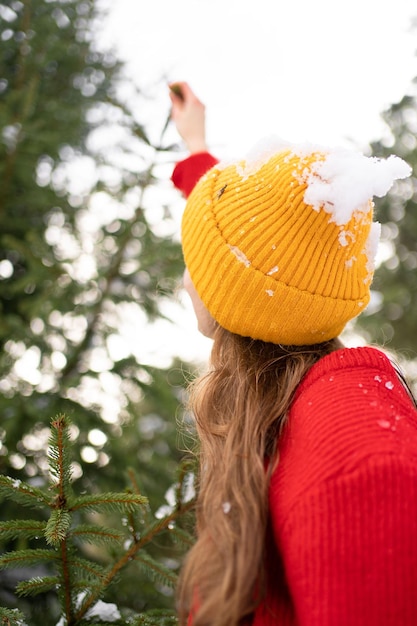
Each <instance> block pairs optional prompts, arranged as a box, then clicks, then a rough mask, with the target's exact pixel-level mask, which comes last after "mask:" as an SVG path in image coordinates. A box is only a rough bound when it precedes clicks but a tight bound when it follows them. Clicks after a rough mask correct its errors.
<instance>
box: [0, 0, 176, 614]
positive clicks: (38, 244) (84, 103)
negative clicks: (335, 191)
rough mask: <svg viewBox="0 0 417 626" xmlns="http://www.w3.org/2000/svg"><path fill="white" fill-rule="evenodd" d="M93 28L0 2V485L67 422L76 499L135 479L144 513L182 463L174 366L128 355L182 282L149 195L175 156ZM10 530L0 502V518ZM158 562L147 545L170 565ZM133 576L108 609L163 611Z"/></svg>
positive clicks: (169, 221)
mask: <svg viewBox="0 0 417 626" xmlns="http://www.w3.org/2000/svg"><path fill="white" fill-rule="evenodd" d="M104 18H105V16H104V15H102V14H100V12H99V11H98V10H97V9H96V3H95V2H93V0H82V1H80V0H50V1H48V0H24V1H20V0H12V1H10V2H7V3H5V2H1V3H0V129H1V130H0V345H1V352H0V415H1V421H0V472H1V473H3V474H7V475H9V476H11V477H13V478H16V479H21V480H25V481H30V482H31V484H33V485H38V486H39V485H40V486H42V485H43V484H45V482H46V478H47V471H48V466H47V460H46V448H47V442H48V437H49V423H50V419H51V418H52V417H54V416H55V415H57V414H61V413H65V414H67V415H68V416H69V417H70V418H71V420H72V423H73V427H72V428H73V437H74V439H75V440H76V448H75V455H76V458H75V463H74V479H75V481H76V488H77V491H78V492H79V493H82V492H83V491H88V492H89V493H91V492H94V491H98V492H106V491H121V490H123V489H124V488H125V486H126V485H127V484H128V480H127V471H128V469H129V467H133V468H134V470H135V474H136V476H137V480H138V482H139V488H140V490H141V492H143V493H144V494H146V495H147V497H148V498H149V500H150V505H151V508H152V509H153V510H155V509H157V508H158V507H159V506H160V505H161V504H163V503H164V501H165V500H164V497H165V492H166V491H167V490H168V488H169V487H170V485H171V484H172V483H173V482H174V480H175V475H176V470H177V464H178V461H179V460H180V459H181V457H182V456H183V453H182V445H183V444H182V442H181V441H179V438H178V434H177V433H178V429H177V424H176V419H177V417H179V413H178V410H179V407H180V406H181V405H182V401H183V386H184V380H185V376H184V370H185V369H187V368H186V366H185V365H184V364H183V363H181V364H180V363H179V362H176V361H175V360H174V361H173V362H171V363H170V364H169V367H168V366H165V365H164V367H159V366H158V365H157V364H152V363H151V364H149V363H146V361H145V360H141V359H140V357H139V356H138V355H141V354H142V353H143V348H142V344H145V343H146V345H148V344H149V339H148V335H149V333H150V332H152V328H153V324H154V323H155V322H156V321H157V320H158V319H161V318H163V317H164V316H165V315H166V310H167V306H166V304H167V302H168V301H169V300H172V298H173V292H174V290H175V286H176V284H177V282H178V280H179V277H180V275H181V272H182V256H181V251H180V247H179V244H178V241H177V240H176V239H175V232H176V227H175V222H174V220H173V218H172V213H171V209H170V207H169V206H168V205H167V204H166V202H165V199H164V189H163V188H161V189H159V187H161V183H160V182H159V179H161V178H162V176H161V174H159V175H158V168H162V169H163V168H164V166H166V165H167V163H170V162H172V161H173V155H172V152H171V151H170V148H169V147H163V146H161V145H157V144H159V143H160V142H159V141H155V140H153V141H151V139H149V137H148V136H147V133H146V129H145V128H143V126H142V125H141V123H140V112H141V108H142V105H143V103H144V101H145V100H146V97H147V96H146V94H145V95H144V94H142V93H140V91H132V89H131V90H130V92H129V99H127V98H126V99H125V100H123V99H122V98H121V97H120V91H121V90H120V87H121V85H122V84H123V82H124V81H125V77H124V76H123V67H121V65H120V64H119V63H118V62H117V60H116V58H115V56H114V55H113V54H112V53H111V52H110V51H101V50H100V49H99V48H98V47H97V44H96V41H95V37H94V33H95V32H97V31H98V30H99V29H100V23H101V20H103V19H104ZM167 114H168V110H167ZM164 122H165V120H161V124H160V126H161V132H162V129H163V126H164ZM161 140H162V139H161ZM166 180H167V176H166V175H165V182H166ZM162 187H163V183H162ZM169 191H170V193H171V194H172V190H171V188H170V186H169ZM165 195H166V190H165ZM170 197H171V199H172V197H173V196H172V195H171V196H170ZM155 198H157V199H158V200H156V199H155ZM124 325H126V326H127V325H129V328H130V335H129V337H128V338H127V339H126V336H125V337H123V333H122V332H121V331H120V329H121V328H122V327H123V326H124ZM20 516H21V511H20V510H17V509H15V505H14V504H13V502H9V501H8V502H6V501H4V502H2V503H1V507H0V519H11V518H14V517H20ZM112 523H113V524H116V523H121V521H120V520H117V519H112ZM20 547H21V546H20ZM12 548H13V544H12V543H11V544H9V545H7V546H1V549H2V550H5V549H8V550H10V549H12ZM170 550H171V552H169V554H167V548H166V547H165V546H164V545H159V546H155V547H154V553H155V555H156V556H158V555H159V556H160V557H161V558H164V559H170V560H171V561H173V562H174V559H175V558H176V556H175V554H172V548H171V549H170ZM174 565H175V562H174ZM131 569H134V564H132V566H131ZM32 574H33V572H32ZM25 575H27V572H24V571H23V572H19V573H18V574H16V572H14V573H13V572H12V573H11V572H2V573H1V574H0V605H4V606H12V607H14V606H16V602H17V600H16V598H15V597H14V595H13V588H14V585H15V583H16V577H25ZM131 576H132V580H134V581H135V584H132V583H130V584H128V585H124V584H123V581H120V583H119V585H118V589H117V594H116V595H117V598H118V602H119V603H120V604H121V605H122V606H127V607H129V608H132V609H134V610H137V611H141V610H143V609H144V608H145V607H147V606H153V607H164V606H171V605H172V602H173V601H172V590H167V589H165V588H158V585H155V584H154V583H153V582H150V581H149V580H148V579H147V578H146V577H144V576H143V574H142V573H141V572H140V571H136V572H134V573H133V572H131ZM51 602H52V600H51V599H50V598H47V597H45V598H42V596H39V597H37V598H36V600H35V601H34V602H32V603H31V602H30V601H29V600H27V601H23V600H20V601H19V606H20V607H23V608H24V610H25V611H26V612H27V614H28V623H29V624H30V625H31V626H35V625H36V624H41V623H42V624H44V625H46V624H54V623H56V622H55V621H54V619H55V618H56V611H57V610H58V609H57V607H56V606H55V605H54V604H51Z"/></svg>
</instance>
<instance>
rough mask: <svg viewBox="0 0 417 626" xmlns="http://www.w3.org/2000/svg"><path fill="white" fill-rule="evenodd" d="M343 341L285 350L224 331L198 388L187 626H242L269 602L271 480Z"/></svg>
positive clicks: (183, 593) (183, 613) (183, 610)
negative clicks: (294, 410)
mask: <svg viewBox="0 0 417 626" xmlns="http://www.w3.org/2000/svg"><path fill="white" fill-rule="evenodd" d="M340 347H341V343H340V342H339V341H338V340H337V339H335V340H332V341H329V342H326V343H323V344H317V345H314V346H303V347H300V346H297V347H288V346H286V347H284V346H280V345H275V344H271V343H265V342H263V341H256V340H253V339H250V338H247V337H241V336H239V335H234V334H232V333H230V332H228V331H226V330H224V329H223V328H220V327H218V328H217V329H216V332H215V337H214V344H213V349H212V354H211V361H210V367H209V370H208V372H207V373H206V374H204V375H202V376H201V377H200V378H198V379H197V380H196V381H194V382H193V383H192V385H191V388H190V408H191V410H192V412H193V414H194V417H195V421H196V427H197V433H198V437H199V456H200V477H199V495H198V500H197V536H198V538H197V541H196V543H195V545H194V546H193V548H192V549H191V550H190V552H189V553H188V555H187V558H186V561H185V564H184V566H183V569H182V573H181V577H180V583H179V588H178V612H179V618H180V623H181V624H186V623H187V616H188V615H189V613H190V611H192V613H193V619H192V623H193V626H237V624H239V623H240V622H241V620H242V619H243V618H244V617H245V616H248V615H250V613H251V612H252V611H253V610H254V608H255V607H256V604H257V602H259V600H260V599H261V597H262V593H263V589H264V583H265V571H264V561H265V558H264V556H265V555H264V548H265V532H266V526H267V516H268V506H267V504H268V499H267V494H268V483H269V477H270V474H271V472H272V470H273V468H274V467H275V466H276V463H277V462H278V458H277V453H276V447H277V442H278V440H279V435H280V433H281V431H282V428H283V426H284V424H285V420H286V415H287V412H288V409H289V406H290V404H291V401H292V398H293V396H294V392H295V390H296V388H297V386H298V385H299V383H300V381H301V379H302V378H303V376H304V375H305V373H306V372H307V371H308V370H309V368H310V367H311V366H312V365H313V364H314V363H315V362H316V361H318V359H320V358H321V357H322V356H324V355H325V354H328V353H330V352H332V351H334V350H336V349H338V348H340Z"/></svg>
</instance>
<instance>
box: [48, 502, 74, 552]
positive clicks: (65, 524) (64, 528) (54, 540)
mask: <svg viewBox="0 0 417 626" xmlns="http://www.w3.org/2000/svg"><path fill="white" fill-rule="evenodd" d="M70 525H71V515H70V514H69V513H68V511H66V510H65V509H55V511H52V513H51V516H50V518H49V520H48V522H47V524H46V529H45V538H46V541H47V543H48V544H49V545H51V546H54V547H55V548H57V547H58V546H59V545H60V544H61V542H62V541H63V540H64V539H65V537H66V536H67V533H68V530H69V527H70Z"/></svg>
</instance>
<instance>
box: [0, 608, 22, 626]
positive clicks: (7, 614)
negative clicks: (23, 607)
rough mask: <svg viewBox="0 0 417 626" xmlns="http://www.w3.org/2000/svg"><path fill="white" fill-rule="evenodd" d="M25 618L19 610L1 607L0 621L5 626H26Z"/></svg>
mask: <svg viewBox="0 0 417 626" xmlns="http://www.w3.org/2000/svg"><path fill="white" fill-rule="evenodd" d="M24 619H25V616H24V615H23V613H22V612H21V611H19V610H18V609H5V608H4V607H1V606H0V620H1V624H2V625H3V626H24Z"/></svg>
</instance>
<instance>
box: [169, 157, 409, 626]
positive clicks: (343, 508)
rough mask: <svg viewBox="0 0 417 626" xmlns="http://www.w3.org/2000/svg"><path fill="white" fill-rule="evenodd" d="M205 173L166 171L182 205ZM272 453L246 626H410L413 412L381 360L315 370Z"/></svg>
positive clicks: (368, 352) (338, 356) (345, 361)
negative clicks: (266, 518) (264, 567)
mask: <svg viewBox="0 0 417 626" xmlns="http://www.w3.org/2000/svg"><path fill="white" fill-rule="evenodd" d="M205 163H206V165H205V167H204V153H201V154H199V155H197V158H196V157H190V158H189V159H186V160H185V161H182V162H181V163H179V164H178V165H177V166H176V168H175V170H174V175H173V181H174V183H175V184H177V186H179V188H180V189H182V190H183V191H184V192H185V193H186V195H187V194H188V193H189V192H190V191H191V189H192V187H193V185H194V184H195V182H196V181H197V180H198V178H199V177H200V176H201V175H202V174H203V173H204V171H205V170H206V169H207V168H208V167H210V166H211V165H214V163H215V160H214V159H213V157H211V155H206V161H205ZM180 181H181V182H180ZM279 453H280V456H279V459H280V460H279V464H278V467H277V469H276V470H275V472H274V474H273V476H272V479H271V484H270V491H269V505H270V530H269V535H268V546H267V555H268V561H269V572H270V577H269V578H270V580H269V586H268V590H267V596H266V598H265V600H264V601H263V603H262V604H261V605H260V606H259V607H258V609H257V611H256V612H255V615H254V619H253V626H417V411H416V410H415V408H414V406H413V404H412V402H411V401H410V398H409V396H408V395H407V392H406V390H405V388H404V386H403V385H402V383H401V382H400V380H399V379H398V377H397V374H396V372H395V370H394V368H393V367H392V365H391V363H390V361H389V360H388V358H387V357H386V356H385V355H384V354H383V353H382V352H380V351H379V350H376V349H374V348H355V349H342V350H339V351H337V352H334V353H332V354H330V355H329V356H326V357H324V358H322V359H321V360H320V361H319V362H318V363H316V365H314V366H313V367H312V368H311V370H310V371H309V372H308V374H307V375H306V376H305V378H304V380H303V381H302V383H301V384H300V386H299V388H298V390H297V393H296V396H295V399H294V401H293V403H292V406H291V410H290V413H289V418H288V425H287V427H286V430H285V431H284V434H283V436H282V439H281V441H280V444H279ZM254 532H256V529H254Z"/></svg>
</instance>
